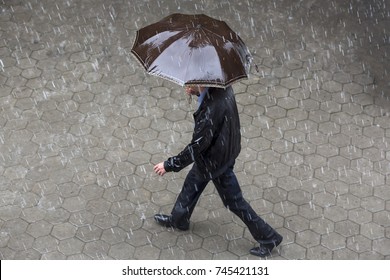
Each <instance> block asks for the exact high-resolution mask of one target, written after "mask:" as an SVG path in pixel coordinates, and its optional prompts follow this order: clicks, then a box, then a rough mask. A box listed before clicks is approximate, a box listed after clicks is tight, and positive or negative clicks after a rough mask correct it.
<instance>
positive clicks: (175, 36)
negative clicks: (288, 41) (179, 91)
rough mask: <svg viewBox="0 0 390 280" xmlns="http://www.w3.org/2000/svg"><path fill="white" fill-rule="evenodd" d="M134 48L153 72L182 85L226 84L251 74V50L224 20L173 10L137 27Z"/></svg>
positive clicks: (139, 58) (147, 69) (134, 51)
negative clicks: (164, 15) (150, 22)
mask: <svg viewBox="0 0 390 280" xmlns="http://www.w3.org/2000/svg"><path fill="white" fill-rule="evenodd" d="M131 52H132V53H133V54H134V55H135V57H136V58H137V59H138V60H139V61H140V62H141V64H142V65H143V66H144V68H145V69H146V71H147V72H148V73H150V74H153V75H157V76H160V77H162V78H165V79H168V80H170V81H173V82H175V83H177V84H179V85H181V86H183V85H207V86H214V87H227V86H229V85H230V84H232V83H233V82H235V81H238V80H240V79H243V78H247V77H248V75H247V74H248V71H249V65H250V62H251V54H250V53H249V51H248V49H247V47H246V46H245V44H244V42H243V41H242V40H241V38H240V37H239V36H238V35H237V33H235V32H234V31H233V30H231V29H230V27H229V26H228V25H227V24H226V23H225V22H223V21H220V20H216V19H213V18H211V17H208V16H206V15H203V14H200V15H184V14H172V15H170V16H168V17H165V18H164V19H162V20H161V21H159V22H156V23H153V24H151V25H148V26H146V27H143V28H141V29H140V30H138V31H137V37H136V40H135V42H134V45H133V48H132V50H131Z"/></svg>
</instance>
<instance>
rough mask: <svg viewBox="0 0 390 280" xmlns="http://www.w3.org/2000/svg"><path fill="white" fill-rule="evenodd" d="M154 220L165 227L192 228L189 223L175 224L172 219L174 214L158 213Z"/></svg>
mask: <svg viewBox="0 0 390 280" xmlns="http://www.w3.org/2000/svg"><path fill="white" fill-rule="evenodd" d="M154 220H155V221H156V222H157V223H158V224H160V225H162V226H164V227H171V228H177V229H180V230H188V229H189V228H190V225H189V224H186V225H175V224H174V222H173V220H172V215H164V214H156V215H154Z"/></svg>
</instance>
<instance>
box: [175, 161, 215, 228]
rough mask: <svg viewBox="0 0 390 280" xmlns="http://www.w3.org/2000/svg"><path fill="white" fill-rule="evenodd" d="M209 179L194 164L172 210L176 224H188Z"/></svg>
mask: <svg viewBox="0 0 390 280" xmlns="http://www.w3.org/2000/svg"><path fill="white" fill-rule="evenodd" d="M209 181H210V179H206V178H205V176H203V174H202V173H201V172H200V170H199V168H198V167H197V166H196V164H194V165H193V166H192V168H191V170H190V171H189V172H188V174H187V176H186V179H185V180H184V184H183V187H182V189H181V192H180V194H179V196H178V197H177V199H176V203H175V205H174V206H173V209H172V212H171V215H172V221H173V224H174V225H175V226H178V227H180V226H188V224H189V222H190V218H191V215H192V212H193V211H194V208H195V205H196V203H197V202H198V200H199V197H200V195H201V194H202V192H203V190H204V189H205V187H206V186H207V183H208V182H209Z"/></svg>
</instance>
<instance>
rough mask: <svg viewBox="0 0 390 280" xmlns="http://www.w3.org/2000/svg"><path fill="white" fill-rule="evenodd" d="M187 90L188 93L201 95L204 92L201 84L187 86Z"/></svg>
mask: <svg viewBox="0 0 390 280" xmlns="http://www.w3.org/2000/svg"><path fill="white" fill-rule="evenodd" d="M185 90H186V94H187V95H199V94H200V93H201V92H202V90H203V87H201V86H186V87H185Z"/></svg>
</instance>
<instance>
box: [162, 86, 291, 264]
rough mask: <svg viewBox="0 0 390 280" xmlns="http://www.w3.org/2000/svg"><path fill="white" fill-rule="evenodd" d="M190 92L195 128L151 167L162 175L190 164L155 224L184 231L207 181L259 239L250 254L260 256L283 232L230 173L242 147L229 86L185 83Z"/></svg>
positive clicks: (233, 99)
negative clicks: (269, 221)
mask: <svg viewBox="0 0 390 280" xmlns="http://www.w3.org/2000/svg"><path fill="white" fill-rule="evenodd" d="M186 93H187V95H189V96H193V95H196V96H198V103H199V107H198V109H197V111H196V112H195V113H194V120H195V128H194V132H193V136H192V140H191V142H190V143H189V144H188V145H187V146H186V147H185V148H184V150H183V151H182V152H180V153H179V154H178V155H177V156H174V157H170V158H168V160H166V161H164V162H160V163H158V164H156V165H155V166H154V171H155V172H156V173H157V174H158V175H160V176H163V175H164V174H165V173H166V172H171V171H173V172H178V171H180V170H181V169H183V168H185V167H186V166H188V165H189V164H191V163H194V164H193V166H192V168H191V170H190V171H189V173H188V174H187V177H186V179H185V181H184V184H183V187H182V190H181V192H180V194H179V196H178V197H177V200H176V203H175V205H174V207H173V209H172V212H171V214H170V215H164V214H156V215H155V216H154V219H155V220H156V222H157V223H159V224H161V225H163V226H166V227H172V228H177V229H180V230H188V229H189V224H190V218H191V215H192V212H193V210H194V208H195V205H196V203H197V201H198V199H199V197H200V195H201V193H202V192H203V190H204V189H205V187H206V185H207V184H208V183H209V182H210V181H212V182H213V183H214V185H215V187H216V189H217V191H218V194H219V196H220V197H221V199H222V202H223V204H224V205H225V207H226V208H228V209H229V210H230V211H232V212H233V213H234V214H235V215H237V216H238V217H239V218H240V219H241V220H242V221H243V222H244V223H245V225H246V226H247V227H248V229H249V231H250V233H251V234H252V236H253V238H254V239H255V240H256V241H257V242H258V243H259V246H258V247H255V248H252V249H251V250H250V253H251V254H253V255H256V256H259V257H266V256H268V255H270V254H271V251H272V249H273V248H274V247H276V246H278V245H279V244H280V243H281V242H282V239H283V237H282V236H281V235H280V234H279V233H277V232H276V231H275V230H274V229H273V228H272V227H271V226H270V225H268V224H267V223H266V222H265V221H264V220H263V219H262V218H260V217H259V216H258V215H257V214H256V213H255V211H254V210H253V209H252V207H251V206H250V205H249V203H248V202H247V201H246V200H245V199H244V198H243V196H242V192H241V188H240V186H239V183H238V181H237V178H236V175H235V174H234V172H233V167H234V163H235V159H236V158H237V156H238V155H239V153H240V150H241V134H240V120H239V116H238V111H237V104H236V101H235V98H234V93H233V89H232V88H231V87H230V86H229V87H227V88H226V89H222V88H213V87H210V88H206V87H201V86H187V87H186Z"/></svg>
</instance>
